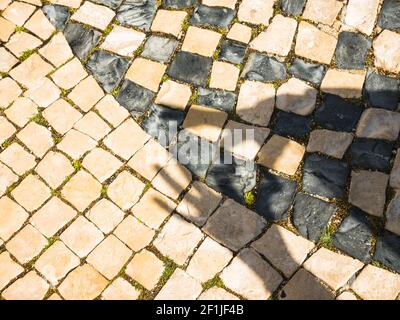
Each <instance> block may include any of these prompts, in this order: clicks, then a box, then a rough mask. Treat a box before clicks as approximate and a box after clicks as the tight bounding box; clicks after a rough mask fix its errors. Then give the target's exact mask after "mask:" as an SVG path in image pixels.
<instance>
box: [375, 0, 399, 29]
mask: <svg viewBox="0 0 400 320" xmlns="http://www.w3.org/2000/svg"><path fill="white" fill-rule="evenodd" d="M378 25H379V26H380V27H381V28H382V29H390V30H400V2H399V1H398V0H385V1H384V2H383V6H382V9H381V14H380V16H379V19H378Z"/></svg>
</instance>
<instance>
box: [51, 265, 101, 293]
mask: <svg viewBox="0 0 400 320" xmlns="http://www.w3.org/2000/svg"><path fill="white" fill-rule="evenodd" d="M107 285H108V281H107V280H106V279H105V278H104V277H103V276H102V275H101V274H100V273H98V272H97V271H96V269H94V268H93V267H92V266H90V265H89V264H87V263H86V264H84V265H82V266H79V267H78V268H76V269H74V270H73V271H71V272H70V273H69V274H68V276H67V277H66V278H65V279H64V281H63V282H62V283H61V285H60V286H59V287H58V290H59V292H60V294H61V295H62V296H63V297H64V298H65V299H67V300H92V299H94V298H96V297H97V296H99V295H100V293H101V292H102V291H103V290H104V289H105V288H106V287H107Z"/></svg>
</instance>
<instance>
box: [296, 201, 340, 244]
mask: <svg viewBox="0 0 400 320" xmlns="http://www.w3.org/2000/svg"><path fill="white" fill-rule="evenodd" d="M335 212H336V206H335V205H333V204H330V203H327V202H324V201H322V200H320V199H317V198H314V197H312V196H309V195H307V194H304V193H299V194H297V195H296V197H295V199H294V205H293V214H292V218H293V224H294V225H295V227H296V228H297V230H298V231H299V233H300V234H301V235H302V236H304V237H306V238H307V239H310V240H312V241H317V240H318V239H319V238H320V237H321V234H322V231H323V230H324V228H325V226H326V225H327V224H328V222H329V220H330V219H331V217H332V216H333V215H334V214H335Z"/></svg>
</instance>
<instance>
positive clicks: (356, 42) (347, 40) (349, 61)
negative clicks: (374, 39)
mask: <svg viewBox="0 0 400 320" xmlns="http://www.w3.org/2000/svg"><path fill="white" fill-rule="evenodd" d="M370 48H371V40H369V39H368V38H367V37H365V36H363V35H362V34H360V33H356V32H348V31H344V32H341V33H340V34H339V39H338V45H337V47H336V65H337V67H338V68H339V69H359V70H363V69H364V67H365V60H366V58H367V55H368V50H369V49H370Z"/></svg>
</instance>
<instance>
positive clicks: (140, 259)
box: [126, 250, 164, 290]
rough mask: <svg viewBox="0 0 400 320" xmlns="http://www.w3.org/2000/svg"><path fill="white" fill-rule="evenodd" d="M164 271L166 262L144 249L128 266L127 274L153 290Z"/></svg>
mask: <svg viewBox="0 0 400 320" xmlns="http://www.w3.org/2000/svg"><path fill="white" fill-rule="evenodd" d="M163 271H164V263H163V262H162V261H161V260H159V259H158V258H157V257H156V256H155V255H154V254H153V253H151V252H150V251H147V250H143V251H141V252H140V253H138V254H136V255H135V256H134V257H133V259H132V260H131V261H130V262H129V263H128V265H127V266H126V274H127V275H128V276H130V277H131V278H132V279H135V280H136V281H138V282H139V283H140V284H142V285H143V286H144V287H145V288H146V289H147V290H152V289H153V288H154V286H155V285H156V284H157V283H158V281H159V279H160V277H161V275H162V273H163Z"/></svg>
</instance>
